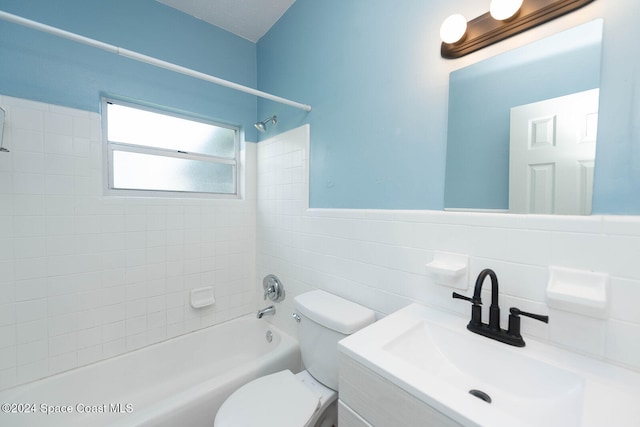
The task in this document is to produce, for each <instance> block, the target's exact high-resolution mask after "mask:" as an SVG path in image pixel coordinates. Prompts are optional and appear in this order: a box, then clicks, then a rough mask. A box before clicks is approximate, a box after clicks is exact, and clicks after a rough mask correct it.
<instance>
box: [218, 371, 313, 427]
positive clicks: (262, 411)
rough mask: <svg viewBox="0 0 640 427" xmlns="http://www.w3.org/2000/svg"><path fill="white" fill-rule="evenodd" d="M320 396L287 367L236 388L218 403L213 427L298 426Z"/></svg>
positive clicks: (311, 410) (302, 422)
mask: <svg viewBox="0 0 640 427" xmlns="http://www.w3.org/2000/svg"><path fill="white" fill-rule="evenodd" d="M319 406H320V398H319V397H318V396H316V395H315V394H314V393H313V392H312V391H311V390H310V389H309V388H308V387H306V386H305V385H304V384H303V383H302V382H300V381H299V380H298V379H297V378H296V376H295V375H294V374H293V373H292V372H291V371H289V370H285V371H280V372H276V373H275V374H271V375H266V376H264V377H260V378H258V379H256V380H253V381H251V382H250V383H248V384H245V385H243V386H242V387H240V388H239V389H238V390H236V391H235V392H234V393H233V394H232V395H231V396H229V398H228V399H227V400H226V401H225V402H224V403H223V404H222V406H221V407H220V409H219V410H218V413H217V415H216V420H215V424H214V425H215V427H245V426H246V427H253V426H262V427H302V426H304V425H306V424H307V421H309V419H310V418H311V417H312V416H313V414H314V412H315V411H316V410H317V409H318V408H319Z"/></svg>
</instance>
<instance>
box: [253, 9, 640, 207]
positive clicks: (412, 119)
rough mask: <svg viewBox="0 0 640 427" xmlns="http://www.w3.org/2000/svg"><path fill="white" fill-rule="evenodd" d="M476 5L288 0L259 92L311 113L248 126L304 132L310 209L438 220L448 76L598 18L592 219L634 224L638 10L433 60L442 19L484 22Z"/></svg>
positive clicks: (262, 62)
mask: <svg viewBox="0 0 640 427" xmlns="http://www.w3.org/2000/svg"><path fill="white" fill-rule="evenodd" d="M477 3H479V2H477V1H476V0H456V1H445V0H442V1H433V2H425V1H423V0H407V1H404V2H402V4H401V5H400V4H397V3H393V2H389V1H386V0H385V1H383V0H350V1H343V0H324V1H322V2H319V1H317V0H297V1H296V3H294V5H293V6H292V7H291V8H290V9H289V11H288V12H287V13H286V14H285V15H284V17H283V18H281V19H280V21H279V22H278V23H277V24H276V25H275V26H274V27H273V28H272V29H271V30H270V31H269V33H267V35H266V36H265V37H263V38H262V39H261V40H260V41H259V42H258V79H259V80H258V86H259V88H260V89H261V90H265V91H270V92H274V93H277V94H279V95H282V96H285V97H288V98H292V99H295V100H298V101H301V102H305V103H309V104H311V105H312V106H313V107H314V110H313V111H312V112H311V113H309V114H305V113H299V112H297V111H289V110H288V109H286V108H283V107H280V106H277V105H274V104H272V103H270V102H265V101H262V100H260V101H259V103H258V111H259V116H261V117H262V116H265V117H266V116H268V115H269V114H272V113H278V114H279V118H280V122H279V123H278V126H277V132H282V131H285V130H287V129H291V128H293V127H295V126H298V125H300V124H303V123H310V125H311V156H310V162H311V176H310V180H311V181H310V204H311V206H312V207H350V208H389V209H391V208H393V209H436V210H438V209H442V208H443V200H444V179H445V152H446V141H447V94H448V80H449V73H450V72H451V71H453V70H455V69H456V68H460V67H461V66H463V65H468V64H470V63H473V62H478V61H479V60H482V59H486V58H488V57H491V56H493V55H496V54H499V53H501V52H502V51H504V50H507V49H510V48H513V47H514V45H516V46H518V45H524V44H527V43H530V42H532V41H535V40H536V39H537V38H540V37H541V36H540V33H544V32H545V31H546V29H547V28H553V32H559V31H562V30H564V29H568V28H571V27H573V26H576V25H579V24H582V23H584V22H588V21H590V20H593V19H594V18H600V17H602V18H604V22H605V24H604V41H603V61H602V74H601V76H602V79H601V85H600V87H601V92H600V123H599V137H598V148H597V150H598V152H597V160H596V171H595V189H594V200H593V212H594V213H633V214H638V213H640V51H638V50H637V49H634V48H633V47H630V46H633V43H634V40H638V39H639V38H640V27H638V26H637V25H636V22H635V19H636V18H637V17H638V16H640V2H638V1H637V0H618V1H615V2H607V1H603V0H600V1H596V2H593V3H591V4H590V5H589V6H586V7H584V8H582V9H580V10H579V11H577V12H574V13H572V14H570V15H568V16H565V17H562V18H559V19H557V20H556V21H554V22H552V23H549V24H545V26H543V27H544V28H543V27H538V28H537V29H535V30H532V31H529V32H527V33H525V34H522V35H519V36H517V37H514V38H513V39H511V40H510V41H507V42H502V43H500V44H499V45H496V46H493V47H491V48H488V49H485V50H483V51H481V52H477V53H475V54H472V55H470V56H469V57H466V58H465V59H462V60H454V61H450V60H444V59H441V58H440V57H439V37H438V31H439V27H440V24H441V22H442V20H443V19H444V18H445V17H446V16H448V15H449V14H451V13H454V12H459V13H463V14H465V15H466V16H467V17H469V18H473V17H475V16H477V15H479V14H480V13H484V12H486V7H487V6H488V2H487V6H482V5H478V4H477ZM553 32H552V33H553ZM545 35H548V34H545ZM536 37H537V38H536ZM505 46H506V47H505ZM267 136H268V135H267ZM487 167H490V166H487Z"/></svg>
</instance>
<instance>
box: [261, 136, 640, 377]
mask: <svg viewBox="0 0 640 427" xmlns="http://www.w3.org/2000/svg"><path fill="white" fill-rule="evenodd" d="M311 133H312V130H311ZM309 134H310V129H309V128H308V126H304V127H302V128H298V129H295V130H293V131H290V132H287V133H284V134H282V135H279V136H276V137H274V138H272V139H269V140H267V141H263V142H261V143H260V144H258V162H257V164H258V206H257V215H258V216H257V220H258V227H257V237H258V242H257V271H258V277H262V276H264V275H266V274H269V273H273V274H276V275H278V277H279V278H280V279H281V280H282V282H283V283H284V285H285V289H286V291H287V298H286V300H285V301H284V302H282V303H280V304H277V309H278V313H279V314H280V315H276V316H275V318H274V319H273V321H274V322H276V323H277V324H278V326H280V327H282V328H283V329H285V330H287V331H289V333H291V334H295V333H296V330H295V322H294V321H293V320H292V319H291V316H290V313H291V312H292V311H293V305H292V300H293V296H295V295H297V294H299V293H302V292H305V291H308V290H311V289H314V288H319V289H324V290H326V291H329V292H332V293H335V294H337V295H340V296H343V297H345V298H347V299H350V300H353V301H355V302H358V303H360V304H363V305H365V306H367V307H370V308H372V309H374V310H376V311H377V312H378V313H379V315H380V316H384V315H387V314H389V313H391V312H393V311H395V310H397V309H399V308H401V307H403V306H405V305H407V304H408V303H410V302H419V303H422V304H427V305H432V306H438V307H440V308H442V309H444V310H448V311H452V312H455V313H458V314H459V315H460V316H463V317H469V316H470V307H469V304H468V303H467V302H464V301H461V300H454V299H452V298H451V292H452V289H451V288H445V287H442V286H440V285H437V284H436V283H435V282H434V280H433V278H432V277H431V276H430V275H429V274H428V272H427V269H426V267H425V264H426V263H428V262H430V261H431V260H432V259H433V256H434V253H435V252H442V251H444V252H452V253H459V254H466V255H469V260H470V263H469V264H470V274H469V289H468V290H467V291H466V292H465V291H462V293H466V294H467V295H471V293H472V290H473V284H474V282H475V278H476V277H477V275H478V273H479V272H480V271H481V270H482V269H484V268H492V269H494V270H495V271H496V273H497V275H498V279H499V283H500V305H501V307H502V317H503V319H502V324H503V327H506V322H507V315H508V308H509V307H511V306H517V307H519V308H520V309H522V310H525V311H530V312H534V313H542V314H549V316H550V321H549V324H548V325H546V324H543V323H540V322H536V321H533V320H528V319H525V320H523V321H522V330H523V335H525V338H526V337H527V336H528V337H533V338H535V339H539V340H542V341H545V342H549V343H551V344H554V345H557V346H560V347H564V348H567V349H569V350H572V351H575V352H578V353H582V354H587V355H589V356H592V357H595V358H598V359H601V360H605V361H607V362H610V363H613V364H617V365H621V366H624V367H627V368H631V369H634V370H640V310H638V309H637V307H638V303H639V302H640V262H639V261H638V260H640V217H624V216H587V217H574V216H571V217H569V216H535V215H508V214H489V213H454V212H436V211H392V210H341V209H308V208H307V206H308V202H307V200H308V157H309V154H308V153H309ZM549 266H559V267H566V268H573V269H579V270H587V271H595V272H602V273H608V274H609V275H610V277H611V298H610V299H611V303H610V304H611V305H610V311H609V316H608V318H606V319H604V320H602V319H595V318H588V317H583V316H580V315H577V314H571V313H567V312H561V311H558V310H549V309H548V307H547V305H546V302H545V298H546V293H545V289H546V286H547V282H548V279H549ZM489 290H490V286H488V284H487V285H485V287H484V289H483V300H484V301H487V302H488V301H490V294H489ZM259 292H260V290H259ZM485 305H488V304H485ZM484 316H485V317H484V319H485V321H486V319H487V314H486V313H485V314H484Z"/></svg>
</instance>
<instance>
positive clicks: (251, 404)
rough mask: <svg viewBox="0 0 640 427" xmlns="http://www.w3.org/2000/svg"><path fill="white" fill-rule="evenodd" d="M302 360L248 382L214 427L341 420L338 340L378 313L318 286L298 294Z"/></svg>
mask: <svg viewBox="0 0 640 427" xmlns="http://www.w3.org/2000/svg"><path fill="white" fill-rule="evenodd" d="M294 305H295V307H296V311H297V312H296V313H294V316H293V318H294V319H296V321H297V322H298V339H299V342H300V353H301V355H302V363H303V365H304V367H305V368H306V370H305V371H302V372H300V373H298V374H295V375H294V374H293V373H292V372H291V371H288V370H285V371H280V372H276V373H275V374H271V375H266V376H264V377H260V378H258V379H256V380H253V381H251V382H249V383H248V384H245V385H244V386H242V387H240V388H239V389H238V390H236V391H235V392H233V394H231V396H229V398H227V400H226V401H225V402H224V403H223V404H222V406H221V407H220V409H219V410H218V413H217V414H216V418H215V421H214V427H335V426H337V425H338V411H337V404H336V402H337V398H338V341H340V340H341V339H343V338H345V337H346V336H348V335H350V334H352V333H354V332H356V331H358V330H360V329H362V328H364V327H365V326H367V325H369V324H371V323H373V322H374V321H375V313H374V312H373V311H372V310H370V309H368V308H366V307H363V306H361V305H358V304H356V303H354V302H351V301H347V300H345V299H343V298H340V297H337V296H335V295H332V294H329V293H327V292H324V291H320V290H316V291H311V292H307V293H304V294H301V295H298V296H297V297H296V298H295V299H294Z"/></svg>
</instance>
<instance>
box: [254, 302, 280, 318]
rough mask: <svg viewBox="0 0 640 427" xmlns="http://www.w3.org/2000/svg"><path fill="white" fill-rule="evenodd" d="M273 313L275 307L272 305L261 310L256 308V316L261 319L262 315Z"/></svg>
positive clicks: (274, 312)
mask: <svg viewBox="0 0 640 427" xmlns="http://www.w3.org/2000/svg"><path fill="white" fill-rule="evenodd" d="M274 314H276V308H275V307H274V306H272V305H270V306H269V307H267V308H263V309H262V310H258V314H257V317H258V319H262V316H265V315H269V316H273V315H274Z"/></svg>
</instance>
